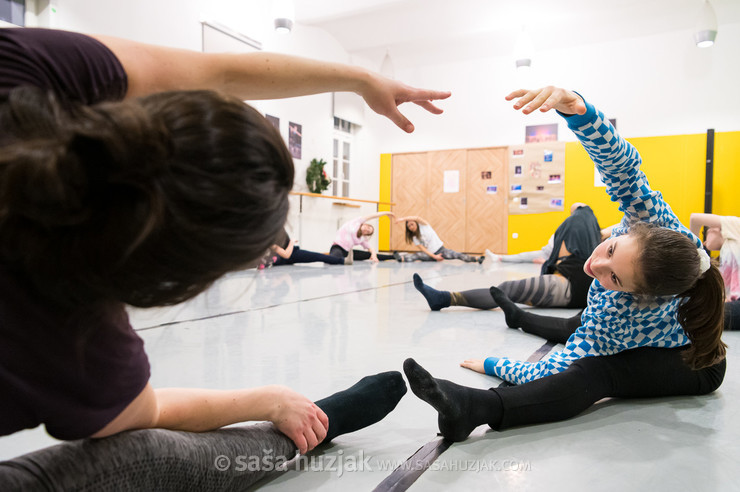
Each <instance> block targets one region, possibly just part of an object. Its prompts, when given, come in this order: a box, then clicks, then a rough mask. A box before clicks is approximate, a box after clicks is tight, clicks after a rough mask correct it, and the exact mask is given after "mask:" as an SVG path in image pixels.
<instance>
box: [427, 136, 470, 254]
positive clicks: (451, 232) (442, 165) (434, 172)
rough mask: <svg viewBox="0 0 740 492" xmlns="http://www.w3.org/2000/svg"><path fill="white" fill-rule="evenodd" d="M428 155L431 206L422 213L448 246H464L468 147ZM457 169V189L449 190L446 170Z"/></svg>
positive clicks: (454, 247)
mask: <svg viewBox="0 0 740 492" xmlns="http://www.w3.org/2000/svg"><path fill="white" fill-rule="evenodd" d="M428 155H429V173H428V174H429V188H428V189H429V206H428V208H427V214H426V215H423V214H419V215H421V216H422V217H424V218H425V219H427V220H428V221H429V223H430V224H431V226H432V227H433V228H434V230H435V231H436V232H437V234H438V235H439V237H440V239H441V240H442V242H443V243H444V245H445V247H447V248H449V249H453V250H455V251H464V250H465V222H466V219H465V191H466V185H467V181H466V174H467V173H466V170H467V165H466V157H467V151H465V150H439V151H434V152H428ZM446 171H452V172H457V173H458V178H459V179H458V190H457V191H456V192H446V191H445V189H444V180H445V172H446Z"/></svg>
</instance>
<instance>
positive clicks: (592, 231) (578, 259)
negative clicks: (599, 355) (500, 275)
mask: <svg viewBox="0 0 740 492" xmlns="http://www.w3.org/2000/svg"><path fill="white" fill-rule="evenodd" d="M601 234H602V233H601V228H600V227H599V222H598V221H597V220H596V216H594V213H593V211H592V210H591V207H589V206H588V205H586V204H583V203H576V204H574V205H573V206H572V207H571V213H570V216H569V217H568V218H567V219H565V221H563V223H562V224H560V226H559V227H558V228H557V230H556V231H555V234H554V235H553V248H552V251H551V252H550V256H549V257H548V258H547V260H545V262H544V263H543V264H542V270H541V273H540V275H539V276H537V277H531V278H525V279H522V280H507V281H506V282H502V283H501V284H500V285H499V286H498V287H499V288H500V289H501V290H503V291H504V292H505V293H506V294H507V295H508V296H509V297H510V298H511V299H513V300H514V301H516V302H519V303H522V304H529V305H531V306H537V307H566V308H582V307H585V306H586V297H587V295H588V288H589V287H590V286H591V280H592V279H591V277H590V276H589V275H588V274H587V273H586V272H584V269H583V265H584V263H585V262H586V260H587V259H588V257H589V256H590V255H591V253H592V252H593V250H594V249H595V248H596V246H598V244H599V243H600V242H601ZM413 278H414V287H416V290H418V291H419V292H421V294H422V295H423V296H424V298H425V299H426V300H427V304H429V308H430V309H431V310H432V311H439V310H440V309H443V308H446V307H450V306H466V307H471V308H475V309H493V308H495V307H498V305H497V304H496V303H495V302H494V301H493V298H492V297H491V295H490V294H489V292H488V288H487V287H486V288H485V289H472V290H466V291H463V292H448V291H446V290H442V291H440V290H436V289H433V288H432V287H430V286H428V285H426V284H425V283H424V282H423V281H422V279H421V277H420V276H419V275H418V274H416V273H415V274H414V277H413Z"/></svg>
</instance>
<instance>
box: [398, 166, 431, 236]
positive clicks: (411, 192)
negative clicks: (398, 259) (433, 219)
mask: <svg viewBox="0 0 740 492" xmlns="http://www.w3.org/2000/svg"><path fill="white" fill-rule="evenodd" d="M427 161H428V155H427V152H419V153H413V154H394V155H393V160H392V171H391V190H392V191H391V197H392V198H391V201H393V202H394V203H395V204H396V205H395V206H394V207H393V212H394V213H395V214H396V216H398V217H402V216H404V215H419V216H421V217H426V216H427V204H428V201H429V195H428V192H427V187H428V184H427V183H428V172H427ZM404 230H405V226H404V224H396V223H395V221H391V240H390V245H391V251H397V250H416V246H413V245H408V244H406V241H405V239H404Z"/></svg>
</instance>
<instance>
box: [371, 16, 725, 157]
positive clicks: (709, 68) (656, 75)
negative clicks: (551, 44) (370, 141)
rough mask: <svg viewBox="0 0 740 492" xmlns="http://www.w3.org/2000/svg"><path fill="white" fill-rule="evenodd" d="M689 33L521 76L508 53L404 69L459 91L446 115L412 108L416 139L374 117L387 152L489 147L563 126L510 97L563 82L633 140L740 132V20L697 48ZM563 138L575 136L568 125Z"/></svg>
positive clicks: (593, 51) (539, 56) (552, 61)
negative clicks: (518, 107) (522, 108)
mask: <svg viewBox="0 0 740 492" xmlns="http://www.w3.org/2000/svg"><path fill="white" fill-rule="evenodd" d="M691 36H692V33H691V32H690V31H683V32H673V33H668V34H664V35H660V36H653V37H649V38H639V39H628V40H623V41H619V42H609V43H599V42H598V40H594V41H593V42H592V43H591V44H589V45H587V46H580V47H574V48H571V49H568V50H558V51H546V50H541V51H538V52H537V53H536V54H535V57H534V62H533V69H532V71H531V72H530V74H529V75H527V76H522V75H521V74H519V73H517V72H516V70H515V69H514V67H513V65H514V63H513V61H512V59H511V56H509V54H508V53H507V54H505V56H498V57H495V56H492V57H491V58H486V59H480V60H476V61H469V62H462V63H457V64H447V65H436V66H427V67H421V68H413V69H406V70H404V69H403V68H401V69H400V70H399V68H398V67H396V74H397V76H398V77H399V78H400V79H402V80H404V81H405V82H407V83H410V84H412V85H421V86H424V87H432V88H437V89H448V90H451V91H452V93H453V95H452V97H451V98H450V99H448V100H447V101H443V102H441V103H440V106H441V107H443V108H444V109H445V114H444V115H443V116H442V117H434V116H428V115H426V114H424V111H423V110H420V109H418V108H412V107H410V108H409V109H407V110H405V111H406V113H407V114H408V115H409V116H410V117H412V119H413V121H414V123H415V124H416V127H417V129H416V132H415V133H414V135H412V136H405V135H401V134H399V133H398V132H395V131H393V129H392V128H390V127H389V126H388V125H385V124H383V123H382V122H380V121H378V118H369V120H370V123H371V127H372V129H373V132H374V133H375V134H376V135H377V138H378V142H382V145H380V147H379V148H378V150H379V151H380V152H408V151H415V150H423V149H440V148H460V147H482V146H489V145H507V144H513V143H521V142H523V140H524V127H525V126H526V125H532V124H543V123H555V122H558V123H560V122H561V121H562V120H561V119H560V118H559V117H558V116H557V115H555V114H551V113H547V114H544V115H542V114H536V115H530V116H528V117H523V116H522V115H521V114H519V113H518V112H515V111H514V110H512V109H511V104H510V103H509V102H507V101H505V100H504V96H505V95H506V94H508V93H509V92H511V91H512V90H514V89H516V88H520V87H524V88H532V87H541V86H544V85H560V86H563V87H568V88H572V89H574V90H577V91H579V92H580V93H581V94H582V95H583V96H584V97H585V98H586V99H587V100H589V101H590V102H593V103H594V104H595V105H596V106H597V107H598V108H599V109H601V110H603V111H604V112H605V113H607V115H608V116H609V117H611V118H617V123H618V128H619V131H620V133H622V134H623V135H625V136H626V137H638V136H658V135H676V134H689V133H703V132H705V131H706V129H707V128H714V129H715V130H716V131H736V130H740V99H739V98H737V97H734V95H733V94H734V93H735V92H736V91H737V85H738V82H737V81H738V80H740V58H739V57H738V55H737V53H738V50H739V49H740V24H725V25H722V24H721V25H720V26H719V34H718V35H717V43H716V44H715V46H714V47H712V48H710V49H698V48H696V47H695V46H694V44H693V41H692V38H691ZM559 136H560V140H573V139H574V138H573V137H572V135H571V134H570V132H569V131H568V130H567V128H566V127H565V125H564V124H562V123H561V124H560V128H559Z"/></svg>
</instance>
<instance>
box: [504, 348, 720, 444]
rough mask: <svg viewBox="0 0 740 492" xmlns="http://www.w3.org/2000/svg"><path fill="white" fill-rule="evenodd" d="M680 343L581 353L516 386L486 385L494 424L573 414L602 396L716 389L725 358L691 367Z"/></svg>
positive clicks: (511, 424)
mask: <svg viewBox="0 0 740 492" xmlns="http://www.w3.org/2000/svg"><path fill="white" fill-rule="evenodd" d="M683 350H684V348H683V347H678V348H672V349H665V348H652V347H642V348H638V349H633V350H626V351H624V352H621V353H619V354H616V355H608V356H598V357H585V358H583V359H580V360H578V361H576V362H574V363H573V364H571V365H570V367H568V369H566V370H565V371H563V372H561V373H559V374H554V375H552V376H546V377H544V378H541V379H537V380H535V381H532V382H529V383H526V384H522V385H520V386H509V387H502V388H495V389H492V390H493V391H495V392H496V393H497V394H498V395H499V397H500V398H501V403H502V407H503V414H502V417H501V421H500V424H499V425H498V426H497V427H496V429H498V430H502V429H507V428H510V427H516V426H520V425H529V424H539V423H544V422H556V421H559V420H564V419H568V418H570V417H574V416H576V415H578V414H579V413H581V412H583V411H584V410H586V409H587V408H588V407H590V406H591V405H593V404H594V403H596V402H597V401H599V400H601V399H602V398H607V397H615V398H656V397H666V396H686V395H705V394H707V393H711V392H712V391H714V390H716V389H717V388H718V387H719V386H720V384H722V380H723V378H724V375H725V368H726V362H725V361H724V360H723V361H722V362H720V363H718V364H715V365H714V366H712V367H708V368H705V369H700V370H698V371H694V370H692V369H690V368H689V367H688V366H687V365H686V364H685V363H684V362H683V360H682V358H681V352H682V351H683Z"/></svg>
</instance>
